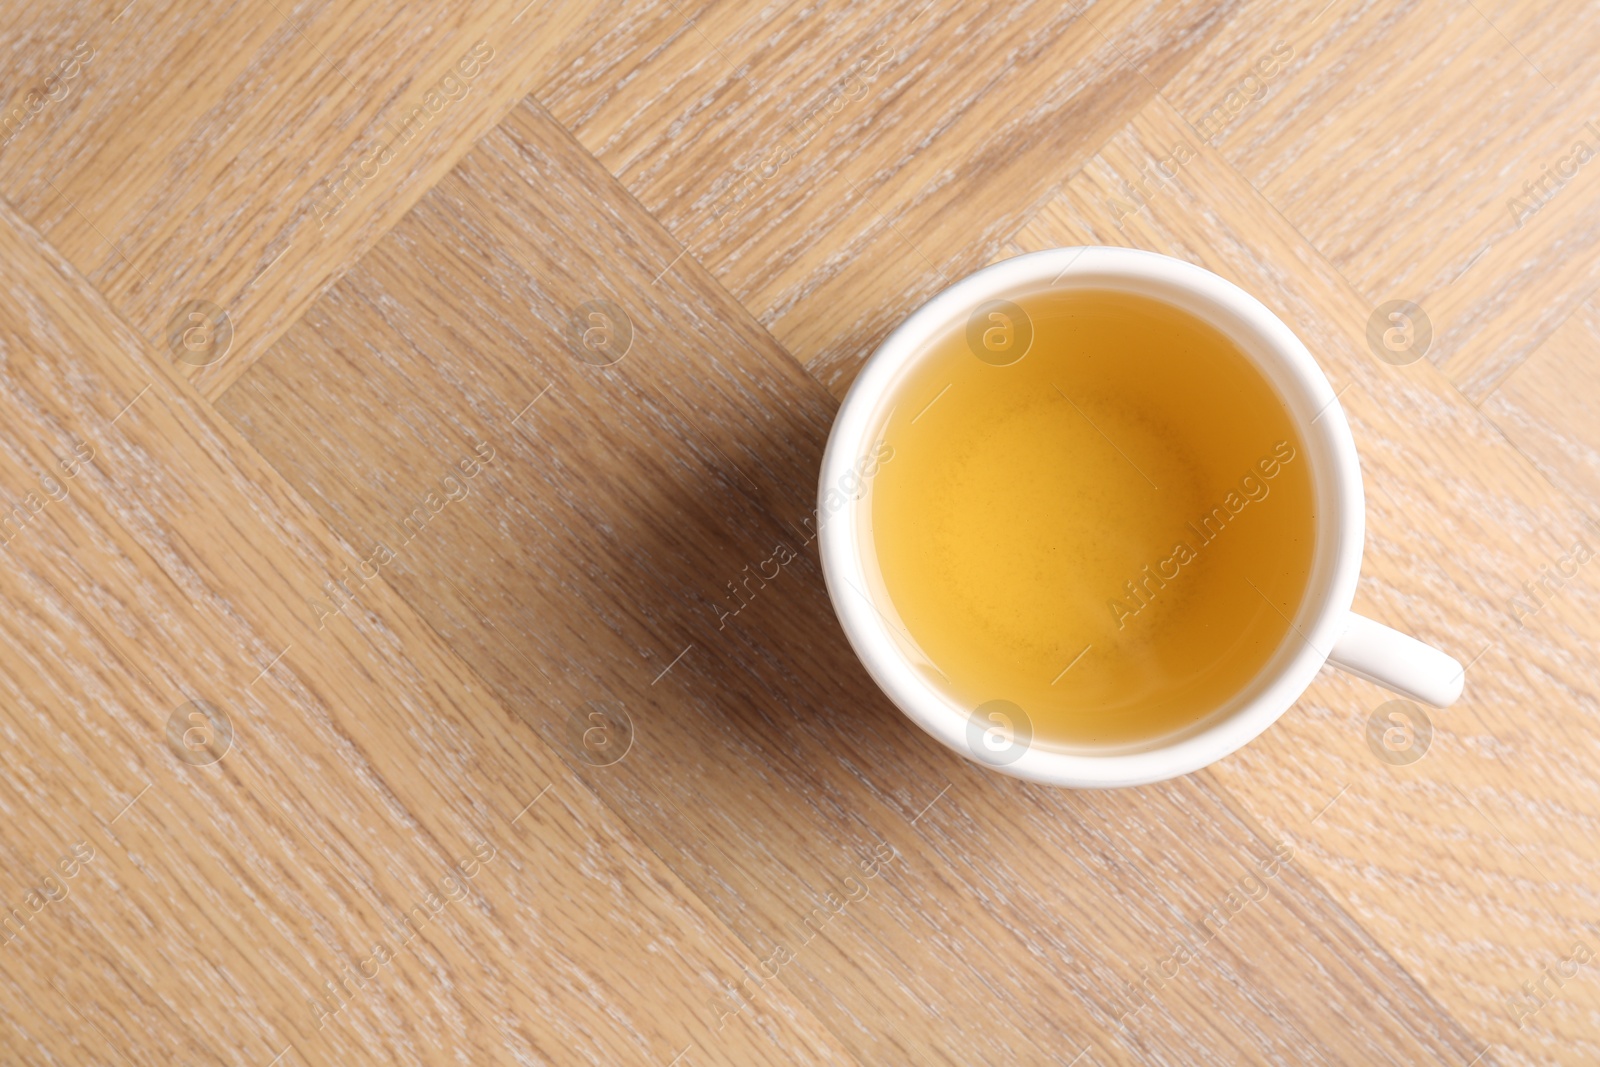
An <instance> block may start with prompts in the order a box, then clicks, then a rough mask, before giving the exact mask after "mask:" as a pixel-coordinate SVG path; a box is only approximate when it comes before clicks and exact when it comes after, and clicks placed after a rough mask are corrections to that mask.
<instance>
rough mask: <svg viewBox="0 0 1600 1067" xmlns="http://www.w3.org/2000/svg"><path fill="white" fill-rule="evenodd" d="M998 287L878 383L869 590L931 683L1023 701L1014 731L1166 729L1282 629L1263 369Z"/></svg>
mask: <svg viewBox="0 0 1600 1067" xmlns="http://www.w3.org/2000/svg"><path fill="white" fill-rule="evenodd" d="M1014 300H1015V303H1010V304H1008V303H1004V302H998V303H996V302H991V305H985V307H984V308H983V309H979V313H978V314H976V315H975V316H974V320H973V321H972V322H971V323H970V324H969V326H968V328H967V329H965V330H962V331H960V332H955V333H952V334H951V335H950V336H948V337H945V338H943V339H942V340H941V341H940V342H939V343H937V344H936V345H935V346H934V347H933V348H932V349H931V350H930V351H929V352H927V353H926V354H925V356H924V358H923V360H922V361H921V362H920V363H919V364H918V365H917V366H916V367H915V368H913V370H912V372H911V373H910V374H909V375H908V376H907V377H906V378H905V379H903V380H902V381H901V382H900V383H899V384H898V386H897V388H896V389H895V392H894V395H893V398H892V399H891V401H890V403H891V404H892V405H893V407H892V411H891V413H890V417H889V420H888V422H887V423H886V425H885V426H884V428H883V429H882V430H881V431H880V433H881V435H882V436H883V438H884V439H885V441H886V443H887V445H888V446H889V447H891V448H892V449H893V457H894V458H893V462H892V463H885V464H884V465H883V466H882V468H881V470H879V471H878V473H877V475H876V478H875V479H874V482H873V484H872V487H871V499H870V502H869V505H868V506H869V507H870V514H871V522H872V537H873V542H874V548H875V552H876V556H877V560H878V565H879V569H880V572H881V577H882V580H883V583H884V586H885V589H886V591H887V593H888V596H889V599H890V601H891V603H892V605H893V608H894V612H895V613H897V614H898V616H899V619H898V622H899V624H900V625H901V626H903V628H904V633H905V634H906V635H908V636H909V637H910V638H911V639H912V640H913V641H914V642H915V644H916V645H917V646H918V647H919V648H920V649H921V651H922V652H923V654H925V656H926V657H927V659H928V660H929V661H931V662H932V663H933V664H934V665H936V667H937V670H938V672H939V673H940V674H942V675H943V678H944V683H943V684H944V686H945V688H946V690H947V691H948V692H949V693H950V694H951V695H952V696H954V697H955V698H956V699H957V700H958V701H959V702H961V703H962V704H963V705H964V706H965V707H967V708H968V709H977V708H979V707H980V706H982V705H986V704H988V703H989V702H990V701H996V700H1003V701H1009V702H1011V703H1012V704H1014V705H1016V706H1017V707H1019V708H1021V709H1022V710H1023V711H1024V712H1025V713H1026V716H1027V718H1028V721H1029V722H1030V724H1031V730H1032V736H1033V741H1034V743H1042V744H1045V745H1048V746H1051V747H1058V748H1068V749H1075V748H1103V747H1107V746H1126V745H1133V744H1137V743H1139V742H1143V741H1149V740H1153V739H1156V738H1159V737H1162V736H1165V735H1169V734H1172V733H1174V732H1176V731H1180V730H1182V729H1183V728H1185V727H1187V726H1190V725H1191V724H1193V723H1195V722H1197V721H1199V720H1200V719H1202V718H1204V717H1206V716H1207V715H1208V714H1209V713H1210V712H1212V711H1213V710H1215V709H1217V708H1218V707H1219V706H1221V705H1223V704H1224V703H1226V702H1227V701H1228V699H1229V698H1230V697H1232V696H1234V695H1235V694H1236V693H1238V692H1239V691H1240V690H1241V689H1242V688H1243V687H1244V686H1245V685H1246V684H1247V683H1248V682H1249V681H1250V680H1251V679H1252V678H1253V677H1255V676H1256V674H1257V673H1258V672H1259V670H1260V668H1261V667H1262V666H1263V665H1264V664H1265V663H1266V661H1267V660H1268V659H1269V658H1270V657H1271V656H1272V655H1273V653H1274V652H1275V651H1276V650H1277V649H1278V647H1279V645H1280V644H1281V643H1282V642H1284V641H1285V640H1291V641H1298V640H1300V638H1299V637H1298V636H1296V635H1294V634H1293V633H1292V631H1291V629H1290V625H1289V620H1290V619H1292V618H1293V617H1294V615H1295V612H1296V611H1297V610H1298V609H1299V607H1300V602H1301V599H1302V596H1303V594H1304V591H1305V587H1306V584H1307V579H1308V575H1309V572H1310V568H1311V561H1312V549H1313V539H1314V533H1313V531H1314V526H1315V521H1316V519H1315V502H1314V499H1313V493H1312V480H1311V472H1310V469H1309V464H1308V462H1307V458H1306V456H1305V453H1304V449H1303V448H1302V446H1301V442H1300V439H1299V437H1298V436H1297V434H1296V431H1295V429H1294V426H1293V425H1292V423H1291V422H1290V419H1289V415H1288V412H1287V411H1286V410H1285V409H1284V407H1283V404H1282V402H1281V401H1280V400H1279V399H1278V397H1277V395H1276V393H1275V392H1274V390H1273V389H1272V387H1271V386H1270V385H1269V384H1268V382H1267V381H1266V379H1265V378H1264V377H1263V376H1262V375H1261V374H1260V372H1258V371H1257V370H1256V369H1255V368H1254V366H1253V365H1252V364H1251V363H1250V362H1249V361H1248V359H1247V358H1246V357H1245V356H1244V354H1243V353H1242V352H1240V351H1239V350H1238V348H1237V347H1236V346H1235V345H1234V344H1233V343H1232V342H1231V341H1229V340H1228V339H1227V338H1226V337H1225V336H1223V335H1222V334H1221V333H1219V332H1218V331H1217V330H1215V329H1213V328H1212V327H1210V326H1209V325H1207V324H1205V323H1203V322H1200V321H1199V320H1198V319H1195V318H1194V317H1192V316H1190V315H1189V314H1188V313H1186V312H1183V311H1180V310H1178V309H1176V308H1173V307H1170V306H1168V305H1166V304H1162V303H1159V302H1157V301H1154V300H1151V299H1148V298H1144V297H1139V296H1134V295H1130V294H1123V293H1110V292H1092V291H1089V292H1086V291H1078V292H1054V293H1037V294H1033V295H1023V296H1017V297H1015V298H1014ZM1019 352H1022V353H1023V354H1022V355H1021V356H1020V358H1018V355H1017V354H1018V353H1019Z"/></svg>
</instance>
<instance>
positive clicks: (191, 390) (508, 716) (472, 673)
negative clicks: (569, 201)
mask: <svg viewBox="0 0 1600 1067" xmlns="http://www.w3.org/2000/svg"><path fill="white" fill-rule="evenodd" d="M497 125H498V124H497ZM0 227H7V228H11V229H14V230H16V231H17V232H19V233H20V234H22V235H23V236H24V237H25V238H26V239H27V240H28V241H29V242H30V243H32V244H33V245H34V246H35V247H37V248H38V249H39V251H40V252H41V254H48V256H50V257H51V259H52V260H53V262H52V263H51V266H53V267H54V269H55V271H56V274H57V277H58V279H59V280H60V281H61V282H62V283H63V285H64V286H66V287H67V288H68V289H69V290H70V291H71V292H73V293H74V295H75V296H76V297H77V298H78V299H79V300H80V301H81V302H83V303H85V304H90V305H93V306H94V310H95V311H96V312H97V313H98V314H99V315H100V317H101V320H102V321H103V322H104V323H105V324H106V325H107V326H108V327H109V328H110V329H111V330H113V331H117V332H121V333H123V334H124V335H125V336H126V338H127V342H128V343H127V344H126V345H125V346H124V351H128V350H137V351H141V352H144V353H145V355H146V356H147V357H148V358H147V361H146V362H147V363H149V364H151V366H148V367H145V368H141V369H143V370H146V371H148V372H149V373H151V374H153V375H157V376H160V377H161V378H163V379H164V380H165V381H166V383H167V385H168V386H169V387H171V388H173V389H175V390H177V391H178V392H180V393H182V394H183V395H184V396H185V397H186V399H188V400H189V401H190V402H191V403H193V404H195V405H197V406H199V407H200V408H201V409H202V410H204V411H205V412H207V413H208V414H209V415H210V416H211V417H212V420H213V427H214V428H215V429H216V431H217V432H218V434H219V435H220V436H222V437H223V438H225V439H226V440H227V441H228V442H229V444H230V446H231V447H232V448H233V449H235V450H236V451H237V453H238V454H241V455H243V456H246V457H248V458H249V459H250V460H251V462H253V463H254V464H256V465H258V468H259V469H260V470H261V471H263V472H264V473H266V476H267V477H269V478H270V479H272V481H273V488H274V490H275V492H276V493H277V494H278V495H279V496H280V497H281V498H282V499H283V500H284V501H285V502H286V504H288V505H289V506H292V507H293V508H294V509H295V510H296V511H297V512H298V515H297V516H296V517H297V518H298V520H299V521H300V523H301V525H302V527H303V528H304V530H305V531H306V533H307V535H308V536H310V537H312V538H314V539H316V540H317V541H318V542H320V547H321V548H323V549H324V550H325V551H327V552H328V553H329V555H330V556H331V557H338V556H343V555H346V554H350V550H349V546H347V545H345V544H344V542H343V541H342V540H341V539H340V537H339V536H338V534H337V533H336V532H335V531H334V530H333V529H332V528H331V527H330V526H328V524H327V523H326V522H324V521H323V519H322V518H321V516H319V515H318V514H317V513H316V511H315V510H314V509H313V508H312V507H311V506H310V504H309V503H308V502H307V501H306V500H305V499H304V498H303V497H302V496H301V494H300V492H299V490H298V489H296V488H295V487H294V486H293V485H292V484H291V483H290V482H289V481H288V480H287V479H286V478H285V477H284V476H283V475H282V474H281V473H280V472H279V471H278V469H277V468H276V467H274V466H273V465H272V464H271V463H269V462H267V460H266V458H265V457H264V456H262V455H261V454H260V453H259V452H257V451H256V449H255V447H254V446H253V445H251V444H250V443H249V442H248V441H247V440H245V438H244V437H243V435H242V434H241V433H240V432H239V431H238V430H237V429H236V428H235V427H234V425H233V423H232V422H230V421H229V420H228V419H226V418H225V417H223V416H222V414H221V413H220V412H219V411H218V410H217V409H216V408H215V406H214V405H213V403H212V401H211V400H209V399H207V398H206V397H204V396H203V395H202V394H201V393H200V391H199V390H198V389H197V388H196V387H195V385H194V384H193V383H192V382H190V381H189V380H188V379H187V378H185V377H184V376H183V375H181V374H179V373H177V371H176V370H175V369H174V368H173V367H172V365H171V364H169V363H167V362H166V361H165V360H162V359H160V358H159V357H158V355H156V354H154V353H152V352H151V350H150V345H149V343H148V342H147V341H146V340H145V338H144V337H143V335H141V334H140V333H139V331H138V330H137V329H136V328H135V327H134V326H133V325H132V324H131V323H129V322H128V321H127V319H126V318H124V317H123V315H122V314H121V312H120V311H119V310H118V309H117V308H116V307H115V306H114V305H112V304H111V303H110V302H109V301H108V300H107V299H106V297H105V295H104V294H103V293H101V292H100V290H99V289H98V288H97V287H96V286H94V285H93V284H92V283H90V282H89V280H88V279H87V278H85V277H83V275H82V274H81V273H80V272H79V271H78V269H77V268H76V267H75V266H73V265H72V263H71V262H69V261H68V260H67V259H66V258H65V257H64V256H63V255H62V254H61V253H60V251H59V250H57V249H56V248H55V247H54V246H53V245H51V244H50V243H49V242H48V241H46V240H45V239H44V237H43V236H42V235H41V234H40V233H39V232H38V231H37V230H35V229H34V228H33V226H32V225H31V224H30V223H29V222H28V221H27V220H26V219H24V218H23V217H22V216H21V215H20V214H18V213H17V212H16V210H15V209H14V208H13V206H12V205H11V204H10V202H9V201H7V200H5V199H4V198H0ZM119 358H120V357H119ZM107 519H108V521H111V522H116V523H117V524H118V526H119V527H120V528H121V529H122V531H123V533H124V534H126V535H127V536H128V539H129V540H130V541H131V542H132V543H134V544H141V545H142V544H143V542H142V540H141V539H140V538H139V537H137V536H134V535H133V534H132V532H131V531H129V530H128V529H127V528H126V527H125V526H122V524H121V522H120V521H119V520H118V519H117V518H116V517H115V515H113V514H110V513H108V515H107ZM152 564H153V565H154V566H155V567H156V568H158V569H160V570H161V571H162V573H166V572H165V568H164V567H163V565H162V564H161V562H160V560H159V559H158V558H154V557H153V558H152ZM167 577H168V579H169V580H171V575H167ZM384 585H385V587H386V588H387V589H388V591H389V593H390V595H391V596H392V597H393V599H394V601H395V604H396V605H397V606H403V610H404V611H406V612H408V613H410V614H411V616H412V617H411V619H410V620H409V621H410V622H411V623H412V624H413V625H414V626H415V627H416V629H417V630H418V631H421V632H426V633H428V634H430V635H432V636H433V638H434V639H435V644H436V646H437V648H436V651H437V652H438V653H439V655H440V656H441V658H445V659H448V660H449V661H451V662H452V663H453V665H454V666H455V667H456V668H457V670H458V671H460V673H461V674H462V675H464V676H467V677H471V678H473V679H475V680H476V681H477V682H479V683H480V684H481V685H482V686H483V692H484V694H485V695H484V698H483V699H484V700H485V701H487V702H489V703H491V704H492V705H493V706H494V707H495V708H496V709H497V710H499V712H500V713H501V715H502V717H503V721H505V722H506V723H507V724H509V725H510V727H511V728H513V729H515V730H517V731H519V732H520V733H522V734H523V735H524V736H525V737H527V738H530V739H531V741H532V743H533V744H534V745H536V746H538V747H539V748H540V749H542V750H544V751H545V752H546V753H547V758H548V759H549V760H550V762H551V764H552V765H554V766H559V767H565V766H567V761H566V760H565V759H563V758H562V757H561V756H560V755H559V754H558V753H556V752H555V751H554V749H552V748H551V747H550V745H549V743H548V742H547V741H546V740H545V739H544V738H543V737H542V736H540V734H539V733H538V731H536V730H534V729H533V728H532V727H531V726H530V725H529V724H528V723H526V722H525V721H524V720H523V719H522V718H521V717H520V716H518V715H516V714H515V713H513V712H512V711H511V709H509V708H508V707H506V706H505V705H504V704H503V703H502V702H501V701H500V700H499V699H498V698H497V697H495V696H494V695H493V694H494V687H493V686H492V685H490V684H489V680H488V679H486V678H484V677H483V676H482V675H481V674H480V673H479V672H478V671H477V670H476V668H474V667H473V666H472V665H471V664H470V663H468V662H467V661H466V660H464V659H463V658H462V657H461V655H460V654H459V653H458V652H457V651H456V650H455V648H454V647H453V646H452V645H450V643H449V642H448V641H447V640H445V637H444V635H442V634H440V633H439V631H438V630H437V629H436V628H435V627H434V625H433V623H432V622H430V621H429V620H428V619H427V618H425V617H424V616H422V615H420V614H419V613H418V612H417V611H416V609H415V608H414V607H413V606H412V604H411V602H410V601H409V600H408V599H407V598H406V597H405V596H404V595H402V594H401V593H400V592H399V591H398V590H396V589H395V587H394V586H392V585H389V584H388V581H387V579H385V581H384ZM571 781H572V782H574V783H581V785H582V788H583V789H584V790H586V791H587V792H588V794H589V795H590V797H591V798H593V799H594V800H595V801H597V802H598V804H599V806H601V807H602V808H604V810H605V811H607V812H608V813H609V814H610V816H611V818H612V820H613V822H614V824H615V826H616V828H617V830H618V832H619V833H621V834H626V835H627V837H628V838H629V839H630V840H631V843H632V844H633V846H634V847H635V848H638V849H640V850H641V851H642V852H643V853H645V854H648V855H649V856H651V857H653V858H654V859H655V860H656V862H657V863H659V864H660V868H659V873H660V874H664V875H665V876H666V877H668V878H670V879H671V882H672V886H673V890H674V893H675V894H676V895H677V896H678V897H680V898H682V899H685V900H692V901H694V902H695V904H696V905H698V911H699V912H700V916H699V918H700V919H701V920H702V921H704V922H706V923H707V924H708V926H711V924H714V926H712V927H711V928H712V929H713V930H714V931H715V932H716V933H717V934H719V935H720V943H718V942H711V941H710V940H709V939H708V943H707V947H708V948H715V949H721V950H722V951H724V952H727V950H728V949H729V948H731V947H732V946H735V945H737V946H739V947H740V948H742V949H744V950H745V951H746V952H748V953H749V959H750V960H752V961H754V960H759V959H760V954H759V953H758V952H757V951H756V950H755V949H754V948H753V947H752V946H750V945H749V944H747V943H746V941H745V939H744V938H743V937H741V936H739V934H738V933H737V932H736V931H735V930H733V929H732V928H731V927H730V926H728V924H727V923H726V922H725V921H724V920H723V919H722V917H721V916H720V915H719V914H718V913H717V911H716V910H714V909H713V908H712V907H711V905H710V904H709V903H708V902H707V901H706V900H705V899H704V898H703V897H702V896H701V895H700V894H698V893H696V892H695V891H694V890H692V889H691V888H690V887H689V886H688V884H687V883H685V882H684V881H683V880H682V878H681V877H680V875H679V874H678V871H677V869H676V868H675V867H674V866H673V865H672V864H671V863H669V862H668V861H667V859H666V858H665V857H664V856H662V855H661V854H660V853H659V852H657V851H656V849H655V847H654V846H653V845H652V844H651V843H650V842H648V841H647V840H646V839H644V838H642V837H640V836H639V835H638V834H637V833H636V832H635V831H634V829H633V828H632V825H631V824H630V822H629V821H628V820H627V819H626V818H623V817H622V816H621V815H620V814H619V813H618V811H617V810H616V808H615V807H614V806H613V805H612V804H611V803H610V802H608V801H607V800H606V799H605V798H604V797H603V796H601V795H600V794H599V793H598V792H597V791H596V790H595V788H594V787H593V786H592V784H591V783H590V782H589V780H588V779H587V778H584V776H582V775H580V774H572V775H571ZM339 876H340V877H341V878H343V879H345V880H346V881H348V877H349V876H348V875H347V874H345V873H344V872H339ZM737 962H738V963H739V964H740V965H741V967H742V965H743V963H744V962H745V961H737ZM790 996H791V1003H790V1004H788V1005H786V1009H787V1010H789V1011H798V1012H803V1013H805V1014H806V1015H807V1016H808V1017H809V1019H810V1022H811V1023H812V1025H813V1026H814V1027H815V1028H816V1029H817V1030H819V1031H823V1032H829V1033H831V1032H832V1030H831V1028H829V1027H828V1026H826V1025H825V1024H824V1023H823V1022H822V1020H820V1019H818V1018H817V1017H816V1016H815V1015H813V1014H812V1013H811V1011H810V1009H809V1008H807V1007H806V1006H805V1002H804V1001H803V1000H800V999H798V998H797V997H795V996H794V993H793V991H792V990H791V991H790ZM836 1051H837V1050H836Z"/></svg>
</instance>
